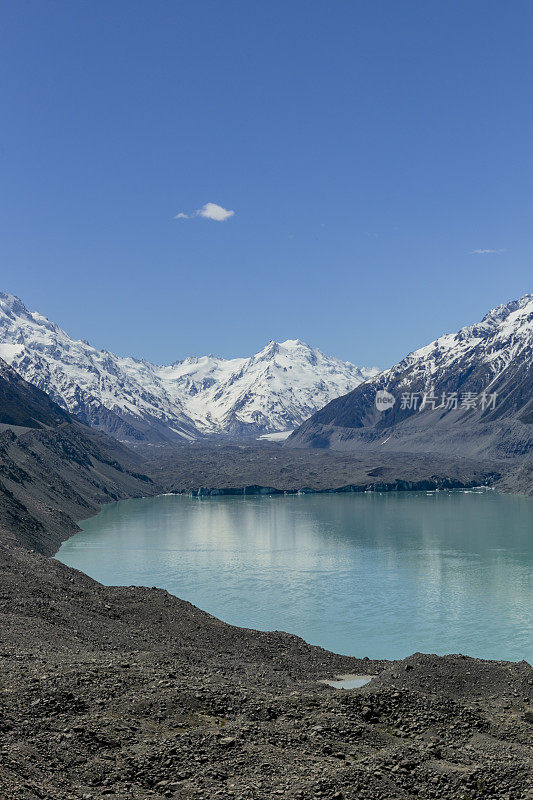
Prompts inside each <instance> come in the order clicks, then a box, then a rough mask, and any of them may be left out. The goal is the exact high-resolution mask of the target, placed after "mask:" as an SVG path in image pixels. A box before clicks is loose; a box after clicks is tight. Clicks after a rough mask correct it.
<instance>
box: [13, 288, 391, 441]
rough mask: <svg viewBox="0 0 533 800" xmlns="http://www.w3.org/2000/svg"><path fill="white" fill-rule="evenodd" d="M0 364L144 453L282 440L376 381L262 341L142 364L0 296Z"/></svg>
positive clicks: (295, 348)
mask: <svg viewBox="0 0 533 800" xmlns="http://www.w3.org/2000/svg"><path fill="white" fill-rule="evenodd" d="M0 357H2V358H4V359H5V361H6V362H7V363H9V364H10V365H11V366H13V367H14V368H15V369H16V370H17V371H18V372H20V374H21V375H22V376H23V377H24V378H25V379H26V380H28V381H29V382H30V383H32V384H34V385H35V386H37V387H38V388H39V389H41V390H43V391H45V392H46V393H47V394H48V395H49V396H50V397H51V398H52V399H53V400H54V401H55V402H56V403H57V404H58V405H60V406H61V407H62V408H64V409H65V410H68V411H69V412H70V413H72V414H75V415H77V416H79V417H80V419H82V420H83V421H84V422H86V423H88V424H90V425H92V426H93V427H96V428H97V429H99V430H102V431H105V432H107V433H110V434H111V435H113V436H115V437H116V438H118V439H122V440H124V441H143V440H147V441H151V442H154V443H157V442H169V441H170V442H176V441H177V442H180V441H182V442H183V441H191V440H194V439H196V438H201V437H205V436H226V437H227V436H234V437H242V436H259V435H262V434H269V433H276V432H280V431H288V430H292V429H293V428H295V427H296V426H297V425H299V424H300V423H301V422H303V420H304V419H306V418H307V417H309V416H310V415H311V414H312V413H313V412H314V411H316V410H318V408H321V407H322V406H323V405H325V404H326V403H327V402H328V401H329V400H331V399H332V397H336V396H338V395H340V394H343V393H345V392H346V391H348V390H349V389H352V388H354V386H357V385H358V384H359V383H361V382H362V381H363V380H365V379H367V378H368V377H371V376H373V375H375V374H377V372H379V370H378V369H377V368H375V367H374V368H370V369H367V368H364V367H363V368H359V367H356V366H355V365H354V364H351V362H346V361H341V360H340V359H337V358H335V357H332V356H326V355H325V354H324V353H323V352H322V351H321V350H319V349H318V348H312V347H310V346H309V345H307V344H306V343H305V342H303V341H302V340H300V339H287V340H286V341H285V342H274V341H270V342H269V343H268V344H267V345H266V346H265V347H264V348H263V349H262V350H261V351H260V352H259V353H256V354H254V355H252V356H249V357H241V358H234V359H224V358H221V357H218V356H213V355H210V356H189V357H187V358H185V359H182V360H178V361H175V362H174V363H172V364H170V365H159V364H152V363H151V362H149V361H147V360H146V359H136V358H133V357H128V356H117V355H115V354H113V353H111V352H110V351H109V350H98V349H97V348H95V347H93V346H92V345H90V344H89V343H88V342H87V341H86V340H75V339H72V338H71V337H70V336H69V335H68V334H67V333H66V332H65V331H63V330H62V329H61V328H60V327H59V326H58V325H56V324H55V323H54V322H51V321H50V320H48V319H47V318H46V317H44V316H43V315H42V314H40V313H39V312H32V311H29V310H28V309H27V308H26V306H25V305H24V303H23V302H22V300H20V298H18V297H15V296H14V295H8V294H4V293H0Z"/></svg>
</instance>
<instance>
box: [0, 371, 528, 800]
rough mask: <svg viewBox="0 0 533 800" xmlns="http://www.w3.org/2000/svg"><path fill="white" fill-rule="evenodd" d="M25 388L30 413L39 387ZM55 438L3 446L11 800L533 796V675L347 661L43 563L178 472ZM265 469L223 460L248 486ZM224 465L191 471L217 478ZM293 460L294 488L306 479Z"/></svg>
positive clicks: (2, 623) (1, 623)
mask: <svg viewBox="0 0 533 800" xmlns="http://www.w3.org/2000/svg"><path fill="white" fill-rule="evenodd" d="M0 380H1V379H0ZM18 391H19V392H20V401H21V402H22V403H24V402H25V399H24V394H25V385H24V382H22V383H20V384H18ZM33 397H34V399H36V401H37V404H39V397H38V395H34V396H33ZM42 399H43V403H44V404H45V405H46V400H45V398H42ZM43 408H44V406H43ZM43 413H44V412H43ZM49 422H50V423H51V424H50V425H49V426H48V427H45V428H42V429H39V430H36V429H34V430H27V429H24V428H21V427H18V428H17V427H13V428H12V429H7V430H5V431H4V432H3V433H2V435H1V449H0V468H1V480H2V483H1V484H0V497H1V499H2V502H1V506H0V508H1V517H0V633H1V638H0V664H1V672H0V676H1V677H0V685H1V689H2V692H1V695H0V798H2V800H4V798H5V800H37V798H40V799H41V800H42V799H43V798H44V799H46V800H102V799H103V798H107V797H116V798H120V799H121V800H125V799H126V798H132V799H133V800H147V798H156V799H158V800H161V799H162V798H174V800H190V798H198V799H200V798H204V800H207V799H208V798H209V800H211V798H224V799H225V798H227V799H228V800H230V798H231V800H252V798H271V797H277V796H279V797H291V798H299V799H300V800H311V798H319V797H322V798H332V800H333V798H335V800H341V798H345V799H346V800H360V799H361V798H362V797H364V798H365V800H393V799H396V800H400V799H402V800H403V799H404V798H405V800H408V799H409V800H411V799H414V798H420V797H424V798H464V799H465V800H466V798H471V800H481V798H484V799H485V800H488V799H489V798H498V800H500V798H501V800H526V798H529V797H530V796H531V790H532V788H533V787H532V783H531V775H530V772H529V765H530V759H531V755H532V749H533V748H532V733H531V732H532V727H531V726H532V722H531V720H532V705H533V670H532V669H531V667H530V665H528V664H526V663H525V662H522V663H520V664H512V663H506V662H489V661H479V660H475V659H468V658H465V657H464V656H447V657H444V658H438V657H436V656H431V655H421V654H416V655H414V656H412V657H410V658H409V659H406V660H405V661H403V662H397V663H391V662H388V663H387V662H377V661H371V660H368V659H361V658H359V659H356V658H354V659H351V658H348V657H344V656H336V655H334V654H332V653H328V652H326V651H324V650H322V649H321V648H317V647H311V646H309V645H307V644H306V643H305V642H303V641H302V640H301V639H299V638H297V637H295V636H290V635H289V634H284V633H261V632H257V631H249V630H243V629H239V628H235V627H232V626H229V625H226V624H225V623H223V622H220V621H219V620H217V619H214V618H213V617H211V616H209V615H208V614H205V613H204V612H202V611H200V610H198V609H196V608H194V607H193V606H191V605H190V604H188V603H185V602H183V601H181V600H179V599H177V598H175V597H172V596H170V595H169V594H168V593H166V592H164V591H161V590H157V589H144V588H139V587H137V588H135V587H122V588H117V587H108V588H106V587H103V586H100V585H99V584H98V583H96V582H95V581H93V580H91V579H90V578H88V577H87V576H85V575H83V574H82V573H80V572H77V571H76V570H72V569H69V568H68V567H65V566H64V565H62V564H60V563H59V562H56V561H54V560H52V559H50V558H48V557H45V556H44V555H41V554H40V553H38V552H33V549H37V550H41V551H42V552H44V553H47V552H52V551H53V550H55V548H56V547H57V546H58V544H59V542H60V541H61V540H62V539H63V538H65V537H66V536H68V535H70V534H71V533H72V532H73V531H74V530H75V523H74V520H75V519H79V518H81V517H82V516H88V515H90V514H91V513H95V511H97V509H98V507H99V504H100V503H102V502H106V501H109V500H111V499H114V498H116V497H125V496H134V495H138V494H150V493H154V492H156V491H158V490H159V486H160V485H162V484H163V483H164V481H163V480H162V479H163V478H164V479H165V481H166V483H168V484H171V483H172V482H174V483H175V482H176V481H178V480H179V477H178V475H179V473H180V472H181V468H180V467H179V466H178V464H177V463H176V462H175V461H174V462H173V461H172V457H171V456H170V454H167V456H166V458H167V462H165V461H163V462H161V461H160V463H159V467H160V469H159V470H158V471H157V479H156V478H154V477H153V475H152V477H151V478H150V477H146V475H145V474H143V471H142V470H141V469H140V468H141V466H142V464H143V462H142V461H141V459H140V456H139V455H138V454H137V455H136V454H133V453H131V452H129V451H127V450H125V449H124V448H120V446H118V445H117V443H116V442H114V441H112V440H109V439H108V438H107V437H105V436H102V435H100V434H96V433H95V432H93V431H90V430H89V429H87V428H86V427H85V426H83V425H81V424H80V423H77V422H75V421H55V422H54V420H49ZM187 450H189V449H187ZM184 452H185V451H184ZM269 452H270V451H269ZM277 452H279V449H278V450H276V449H275V448H274V449H273V450H272V453H271V458H272V460H273V464H275V463H276V462H275V458H276V453H277ZM162 455H163V454H162V453H159V456H157V455H156V456H154V459H153V466H155V464H156V463H157V462H158V460H160V459H161V457H162ZM197 455H198V453H197ZM252 455H253V454H252V453H248V454H244V456H243V458H242V459H241V461H240V462H239V461H238V460H237V459H236V457H235V453H234V452H233V451H232V453H231V456H230V455H228V454H226V456H225V458H223V459H222V460H223V461H225V462H226V464H227V463H229V461H230V460H231V461H232V463H233V464H234V470H235V472H234V473H233V475H235V474H237V471H238V470H244V469H245V463H246V457H248V460H250V458H252ZM263 455H264V453H263ZM174 457H175V456H174ZM181 458H184V456H183V454H182V455H181ZM212 458H213V457H212V455H211V456H209V455H207V454H205V455H204V461H203V463H202V459H195V458H194V457H193V456H191V453H190V452H188V455H187V456H186V458H185V461H187V459H188V460H189V464H190V466H189V469H200V470H202V469H203V470H211V473H210V474H212V475H213V474H215V471H216V466H217V464H216V459H215V464H213V461H212ZM253 458H257V459H259V458H260V457H259V454H258V453H255V455H253ZM302 458H303V456H302ZM292 459H293V460H292V461H290V462H287V461H285V462H284V461H283V460H282V461H281V464H282V466H281V468H280V469H279V470H278V472H277V473H276V475H277V476H278V477H279V476H280V475H281V476H284V478H283V480H289V479H290V472H289V476H287V474H286V473H282V472H281V470H282V469H285V468H286V469H289V471H290V470H297V469H298V468H299V466H303V463H304V462H302V463H301V464H300V463H299V462H298V459H296V460H294V455H293V456H292ZM198 460H199V461H200V466H199V467H194V466H193V464H194V463H195V462H196V461H198ZM326 461H327V459H326V460H325V461H324V460H321V461H311V462H310V463H311V465H312V466H311V467H309V466H308V469H310V470H312V469H317V470H321V469H322V468H323V465H324V464H325V463H326ZM172 463H173V464H174V469H175V473H174V474H173V473H172V469H171V464H172ZM220 463H221V462H220V461H219V462H218V465H219V466H220ZM327 463H328V464H329V467H328V468H329V469H330V470H331V471H333V470H334V469H335V467H334V465H333V461H331V462H329V461H328V462H327ZM283 464H285V467H283ZM267 466H268V464H267ZM359 466H360V468H361V469H362V468H363V467H364V468H365V469H366V470H367V471H368V468H369V464H366V463H363V464H362V465H361V464H360V465H359ZM404 466H405V465H404ZM463 466H464V465H463ZM353 468H354V465H353V464H350V462H349V460H348V462H344V466H343V469H348V470H352V474H353ZM384 468H385V467H383V469H384ZM471 468H472V467H471V466H469V467H468V469H471ZM149 469H152V468H151V467H147V468H145V469H144V472H147V471H148V470H149ZM255 469H257V470H260V469H261V467H260V466H258V465H256V466H255V467H254V466H253V465H252V466H251V467H250V470H251V471H252V472H253V471H254V470H255ZM271 469H273V467H272V465H271ZM337 469H340V467H337ZM379 469H381V468H380V467H378V466H376V465H375V466H374V471H375V470H379ZM152 472H154V470H153V469H152ZM196 474H197V473H196ZM254 474H257V473H255V472H254ZM332 474H333V472H332ZM195 477H196V475H195ZM227 477H230V478H231V477H232V475H231V474H230V475H229V476H227ZM375 477H376V479H382V476H380V475H376V476H375ZM315 480H317V481H318V480H319V477H318V475H315ZM28 548H30V549H28ZM360 655H361V656H363V655H371V654H364V653H361V654H360ZM344 672H356V673H362V674H376V675H378V678H376V679H375V680H374V681H372V682H371V683H370V684H369V685H368V686H366V687H364V688H363V689H360V690H354V691H351V692H340V691H337V690H335V689H331V688H329V687H326V686H324V685H322V684H319V683H317V679H318V678H321V677H326V676H332V675H333V674H337V673H344Z"/></svg>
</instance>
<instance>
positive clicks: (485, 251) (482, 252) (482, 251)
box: [472, 247, 505, 256]
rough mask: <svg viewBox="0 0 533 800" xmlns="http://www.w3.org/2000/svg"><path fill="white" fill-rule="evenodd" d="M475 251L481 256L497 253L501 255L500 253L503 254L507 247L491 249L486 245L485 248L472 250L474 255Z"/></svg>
mask: <svg viewBox="0 0 533 800" xmlns="http://www.w3.org/2000/svg"><path fill="white" fill-rule="evenodd" d="M474 253H476V254H477V255H479V256H486V255H496V256H499V255H501V254H502V253H505V247H500V249H499V250H491V249H490V248H488V247H485V248H479V249H478V250H472V255H474Z"/></svg>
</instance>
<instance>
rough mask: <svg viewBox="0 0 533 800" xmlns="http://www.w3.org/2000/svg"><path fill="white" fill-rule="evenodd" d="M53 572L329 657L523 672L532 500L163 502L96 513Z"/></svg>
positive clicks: (530, 591)
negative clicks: (155, 593) (498, 662)
mask: <svg viewBox="0 0 533 800" xmlns="http://www.w3.org/2000/svg"><path fill="white" fill-rule="evenodd" d="M82 528H83V531H82V532H81V533H79V534H77V535H76V536H74V537H73V538H71V539H69V541H67V542H65V543H64V544H63V546H62V547H61V550H60V551H59V554H58V558H59V559H60V560H61V561H63V562H64V563H66V564H69V565H71V566H74V567H76V568H78V569H81V570H83V571H84V572H86V573H88V574H89V575H91V576H92V577H93V578H96V579H97V580H98V581H100V582H102V583H104V584H111V585H117V584H118V585H131V584H136V585H144V586H159V587H163V588H165V589H168V591H169V592H172V593H173V594H175V595H177V596H178V597H181V598H183V599H185V600H189V601H190V602H192V603H194V604H195V605H197V606H199V607H200V608H202V609H204V610H205V611H208V612H209V613H211V614H214V615H215V616H217V617H219V618H221V619H223V620H225V621H226V622H230V623H233V624H236V625H241V626H245V627H251V628H259V629H262V630H285V631H289V632H291V633H296V634H298V635H299V636H302V637H303V638H304V639H306V640H307V641H308V642H311V643H313V644H319V645H322V646H323V647H326V648H328V649H330V650H334V651H336V652H339V653H347V654H351V655H357V656H360V657H362V656H369V657H372V658H403V657H405V656H407V655H409V654H411V653H413V652H414V651H417V650H418V651H422V652H430V653H438V654H443V653H457V652H461V653H465V654H468V655H472V656H478V657H484V658H497V659H510V660H520V659H522V658H525V659H527V660H529V661H531V660H532V659H533V643H532V624H531V608H532V607H533V587H532V571H533V570H532V567H533V554H532V547H531V537H532V533H533V500H531V499H529V498H523V497H514V496H510V495H501V494H498V493H496V492H492V491H479V492H432V493H426V492H416V493H413V492H405V493H394V494H393V493H386V494H349V495H339V494H332V495H327V494H325V495H305V496H286V497H285V496H274V497H257V496H248V497H212V498H189V497H185V496H172V495H170V496H169V495H165V496H162V497H156V498H148V499H139V500H126V501H122V502H120V503H113V504H111V505H109V506H106V507H105V508H104V509H103V510H102V511H101V512H100V514H98V516H96V517H92V518H91V519H88V520H86V521H84V522H83V523H82Z"/></svg>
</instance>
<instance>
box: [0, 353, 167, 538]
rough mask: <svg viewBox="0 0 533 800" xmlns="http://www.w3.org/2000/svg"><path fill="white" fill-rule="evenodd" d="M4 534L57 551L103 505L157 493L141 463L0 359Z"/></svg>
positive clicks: (0, 516) (0, 503)
mask: <svg viewBox="0 0 533 800" xmlns="http://www.w3.org/2000/svg"><path fill="white" fill-rule="evenodd" d="M0 420H2V422H1V424H0V533H1V532H2V531H3V532H4V535H5V537H7V538H8V539H10V540H12V541H13V542H15V543H19V544H24V545H26V546H28V547H31V548H34V549H37V550H40V551H41V552H44V553H53V552H55V550H56V549H57V547H58V546H59V544H60V542H61V541H62V540H63V539H65V538H67V537H68V536H70V535H71V534H72V532H73V531H74V530H76V524H75V521H76V520H78V519H81V518H83V517H88V516H90V515H91V514H93V513H94V512H95V511H96V510H97V509H98V507H99V506H100V504H102V503H105V502H110V501H111V500H118V499H120V498H121V497H132V496H139V495H149V494H154V493H155V492H157V490H158V487H157V486H156V485H155V484H154V482H153V480H152V479H151V478H150V477H148V476H147V475H145V474H144V472H143V469H144V465H143V462H141V460H140V458H139V457H138V456H137V455H135V454H134V453H132V452H131V451H130V450H128V449H127V448H125V447H124V446H123V445H122V444H120V443H119V442H117V441H116V440H115V439H112V438H111V437H109V436H106V435H105V434H103V433H100V432H99V431H95V430H93V429H92V428H89V427H88V426H87V425H84V424H82V423H80V422H78V421H77V420H75V419H72V418H71V417H70V416H69V415H68V414H67V413H66V412H64V411H63V410H62V409H60V408H59V407H58V406H57V405H55V403H53V402H52V401H51V400H50V398H49V397H48V396H47V395H46V394H45V393H44V392H41V391H40V390H39V389H36V388H35V387H34V386H32V385H31V384H28V383H26V381H24V380H23V379H22V378H21V377H20V376H19V375H17V374H16V373H15V372H14V371H13V370H12V369H11V368H10V367H8V365H7V364H5V362H3V361H1V360H0Z"/></svg>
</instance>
